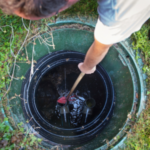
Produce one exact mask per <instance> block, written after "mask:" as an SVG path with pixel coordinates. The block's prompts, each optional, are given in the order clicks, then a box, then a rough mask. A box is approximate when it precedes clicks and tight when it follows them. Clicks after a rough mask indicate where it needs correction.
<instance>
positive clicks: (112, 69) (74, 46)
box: [8, 16, 146, 150]
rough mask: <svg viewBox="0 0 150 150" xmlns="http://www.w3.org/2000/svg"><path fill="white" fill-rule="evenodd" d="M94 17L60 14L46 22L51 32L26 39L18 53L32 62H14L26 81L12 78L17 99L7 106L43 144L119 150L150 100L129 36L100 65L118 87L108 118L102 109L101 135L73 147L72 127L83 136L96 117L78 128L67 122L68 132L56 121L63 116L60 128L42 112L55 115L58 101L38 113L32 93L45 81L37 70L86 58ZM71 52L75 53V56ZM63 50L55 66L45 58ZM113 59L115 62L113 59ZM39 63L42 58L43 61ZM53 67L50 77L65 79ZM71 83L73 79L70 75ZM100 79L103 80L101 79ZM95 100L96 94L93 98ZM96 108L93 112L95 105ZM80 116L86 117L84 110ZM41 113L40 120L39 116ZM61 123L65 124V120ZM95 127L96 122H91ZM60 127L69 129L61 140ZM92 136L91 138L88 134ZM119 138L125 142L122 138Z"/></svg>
mask: <svg viewBox="0 0 150 150" xmlns="http://www.w3.org/2000/svg"><path fill="white" fill-rule="evenodd" d="M96 20H97V19H96V17H95V18H94V17H89V18H88V19H87V18H86V17H85V16H81V17H80V18H78V17H76V16H67V17H65V18H64V17H63V18H61V17H59V18H58V20H57V22H56V23H52V24H47V26H48V28H47V30H48V31H47V32H45V33H42V32H41V34H38V35H35V36H33V37H31V38H28V44H27V45H26V47H25V48H24V49H23V51H22V52H21V53H19V54H20V55H23V57H28V62H31V63H30V64H28V63H26V62H25V63H19V62H16V66H17V67H15V69H14V76H13V77H18V76H19V77H20V76H24V77H25V79H24V80H12V83H11V86H10V92H9V94H8V98H9V99H11V97H13V96H14V95H16V96H15V98H14V99H13V101H9V99H8V105H9V106H12V107H11V109H10V114H11V117H12V118H13V119H12V120H13V122H14V125H17V123H20V122H23V123H24V124H23V126H24V128H25V129H27V128H29V129H30V130H29V131H30V132H31V133H33V132H34V133H36V136H38V137H41V138H43V143H42V146H43V147H49V148H52V147H53V146H56V145H57V146H58V147H59V146H60V144H61V146H60V147H63V148H66V147H71V148H79V147H82V148H83V149H86V150H88V149H90V150H91V149H100V148H101V149H106V148H107V147H109V146H112V145H113V146H114V149H115V148H116V149H117V148H118V146H121V145H122V143H123V141H124V140H125V135H126V132H127V131H129V130H130V122H131V121H133V120H134V119H135V116H136V115H137V116H139V114H140V113H141V111H142V109H144V107H145V103H144V101H145V100H146V99H145V95H144V91H145V81H144V78H143V74H142V71H141V69H140V68H141V66H142V65H141V64H137V63H136V61H135V55H134V53H133V50H132V48H131V45H130V43H131V42H130V39H127V40H125V41H123V42H120V43H118V44H114V45H113V46H112V47H111V49H110V51H109V52H108V54H107V56H106V58H105V59H104V60H103V61H102V62H101V63H100V65H101V67H102V68H103V69H104V70H105V71H106V72H107V74H108V76H109V77H110V80H111V81H112V85H113V88H114V101H111V102H113V105H112V106H113V108H114V109H113V111H112V113H111V114H112V115H111V116H110V117H109V116H108V117H107V113H108V112H109V110H110V109H109V108H108V109H107V110H108V111H106V112H104V111H103V112H102V114H103V115H104V114H105V117H104V118H103V119H102V120H101V123H103V128H102V130H100V131H99V132H98V133H96V134H95V135H93V137H92V138H89V140H88V139H87V138H86V140H85V138H84V136H83V137H82V141H83V143H80V142H79V143H78V142H77V143H71V145H70V144H68V142H67V141H69V140H70V139H71V137H73V136H74V134H72V135H71V132H69V131H72V132H73V133H75V132H77V131H80V133H82V134H85V133H84V131H86V132H87V133H90V129H89V130H87V129H86V127H87V128H88V125H89V124H90V122H92V121H93V120H89V122H88V123H87V124H83V125H82V124H79V126H77V127H74V126H73V127H68V125H67V127H66V128H67V130H68V132H65V131H66V130H65V127H61V126H59V124H57V121H58V122H59V119H58V120H56V124H57V125H58V126H56V125H55V124H53V125H49V124H48V123H46V121H47V120H46V118H44V116H42V115H43V114H42V113H43V112H44V114H46V111H47V112H48V111H50V112H51V113H55V111H56V110H55V106H56V105H55V106H54V110H53V109H49V110H46V105H41V106H43V108H42V111H43V112H40V111H39V109H40V107H41V106H40V105H39V107H33V105H34V106H36V105H37V104H36V101H35V100H36V99H35V97H36V95H34V94H35V92H34V91H35V90H36V88H35V85H36V84H38V82H34V80H35V81H37V80H38V79H42V78H40V76H38V74H37V76H35V74H36V73H37V72H38V73H39V74H40V75H41V77H42V76H43V75H44V73H46V72H44V71H47V70H50V69H52V68H53V67H54V66H55V67H56V68H57V67H59V63H62V62H63V61H64V60H65V61H64V62H66V63H67V62H70V61H72V62H74V61H76V59H74V58H76V55H77V56H80V55H81V56H82V57H81V56H80V57H81V58H80V59H83V58H84V55H83V54H85V53H86V51H87V50H88V48H89V47H90V45H91V43H92V42H93V40H94V39H93V31H94V25H95V23H96ZM60 39H61V40H60ZM64 50H67V51H66V53H67V54H65V53H63V52H64ZM70 53H71V54H73V55H71V54H70ZM76 53H77V54H76ZM80 53H81V54H80ZM60 54H61V55H62V56H61V57H58V58H59V59H60V58H62V60H58V61H57V62H56V63H55V64H53V62H54V60H51V64H47V63H46V60H47V59H46V58H49V57H47V56H51V57H52V58H51V59H54V58H56V56H59V55H60ZM77 58H79V57H77ZM112 60H113V63H111V61H112ZM38 62H40V64H39V63H38ZM44 63H45V64H44ZM37 65H38V66H37ZM40 67H43V69H42V71H41V70H40ZM61 68H62V67H60V69H61ZM44 69H45V70H44ZM55 71H56V70H55ZM55 71H54V70H53V71H52V72H51V77H50V79H52V78H53V77H52V74H53V73H55V75H54V77H55V78H53V80H54V81H56V82H57V83H59V82H61V79H59V80H58V78H57V72H55ZM78 71H79V70H77V72H78ZM66 72H67V69H66ZM63 73H64V72H63ZM66 74H67V73H66ZM70 74H71V73H70ZM68 75H69V74H68ZM106 76H107V75H104V77H106ZM72 77H73V75H71V76H70V77H69V76H67V78H66V80H67V79H68V78H72ZM76 77H77V76H76ZM91 78H92V77H91ZM48 79H49V77H48ZM63 79H64V75H63ZM39 81H40V80H39ZM41 81H42V80H41ZM45 81H46V82H47V79H45ZM70 81H72V80H71V79H70ZM74 81H75V78H74V80H73V81H72V82H74ZM89 81H90V80H89ZM43 82H44V81H43ZM81 82H82V81H81ZM30 83H34V84H32V86H30V87H28V84H30ZM54 83H55V82H54ZM90 83H92V82H90ZM93 83H94V82H93ZM97 83H100V81H99V82H97ZM103 83H104V82H103ZM51 84H52V83H51ZM55 84H56V83H55ZM70 84H71V85H70V86H72V85H73V83H70ZM98 85H99V84H98ZM104 85H105V84H104ZM54 86H55V85H53V86H50V87H51V91H52V92H53V91H55V89H53V90H52V88H53V87H54ZM81 87H82V83H81V84H79V85H78V87H77V89H76V90H77V91H80V90H79V89H80V88H81ZM87 87H88V86H87ZM89 87H93V86H90V85H89ZM59 88H60V87H59ZM62 88H64V89H65V87H62ZM66 88H67V90H68V92H69V90H70V89H69V87H67V86H66ZM8 89H9V87H8ZM21 89H22V90H21ZM27 89H28V90H27ZM85 90H86V89H85ZM29 91H32V92H30V93H29V94H28V95H25V96H27V97H23V93H26V92H29ZM46 91H47V89H45V90H44V91H43V92H46ZM77 91H76V92H77ZM96 92H97V89H96V90H95V91H94V92H93V95H95V96H96V95H98V94H99V96H101V94H102V93H96ZM62 93H63V92H62ZM20 94H21V95H20ZM39 94H40V93H39ZM77 95H78V96H79V97H82V95H81V93H78V92H77ZM93 95H90V96H91V97H92V96H93ZM40 96H41V95H40ZM108 96H109V95H108ZM83 97H85V96H83ZM24 98H25V99H24ZM92 98H94V96H93V97H92ZM81 99H82V98H81ZM85 99H86V98H85ZM82 100H83V99H82ZM94 100H96V98H94ZM47 101H48V100H47ZM54 101H55V100H54ZM83 101H84V100H83ZM74 102H75V101H74ZM79 102H80V101H79ZM16 104H17V105H16ZM49 104H51V103H48V104H47V107H48V105H49ZM96 104H97V100H96ZM76 106H78V105H76V104H75V103H72V104H70V107H72V110H73V109H74V107H76ZM84 106H85V103H84V104H83V107H84ZM95 106H96V105H95ZM99 106H102V109H103V108H104V104H101V105H99ZM106 106H107V105H106ZM31 107H33V109H31ZM48 108H49V107H48ZM70 109H71V108H70ZM102 109H101V110H102ZM75 110H77V109H74V111H72V113H75V112H76V111H75ZM95 110H96V109H95ZM92 111H94V109H93V110H92ZM81 112H83V111H81ZM97 112H98V111H97ZM100 113H101V112H98V114H97V116H98V115H99V114H100ZM81 114H82V115H84V114H83V113H81ZM58 115H59V113H58ZM40 117H41V119H39V118H40ZM47 117H49V114H48V115H47ZM63 117H64V116H63ZM81 118H82V117H81ZM95 119H96V118H95ZM81 120H82V119H81ZM49 121H50V120H49ZM94 121H95V122H96V121H100V118H99V120H94ZM107 121H108V123H107ZM42 122H45V123H44V124H43V125H42ZM60 122H61V119H60ZM70 122H71V120H70ZM63 123H64V124H65V122H63ZM93 123H94V122H93ZM105 123H106V124H105ZM60 125H61V123H60ZM99 125H100V122H99V124H95V127H94V129H95V128H96V127H98V126H99ZM41 126H42V127H41ZM91 127H93V126H92V124H91ZM60 128H61V129H62V130H63V131H64V132H65V134H63V133H61V136H63V137H64V138H63V139H59V138H57V135H58V134H59V133H60V132H58V130H59V129H60ZM56 129H57V130H56ZM53 131H54V132H53ZM60 131H61V130H60ZM45 132H46V133H47V132H49V134H51V135H53V138H49V134H45ZM87 133H86V134H87ZM86 134H85V135H86ZM65 136H66V137H65ZM69 136H70V139H69V138H68V137H69ZM88 137H90V134H89V136H88ZM106 139H107V140H106ZM120 140H121V142H119V141H120ZM57 141H58V142H57ZM78 141H81V140H80V134H78ZM69 142H70V141H69Z"/></svg>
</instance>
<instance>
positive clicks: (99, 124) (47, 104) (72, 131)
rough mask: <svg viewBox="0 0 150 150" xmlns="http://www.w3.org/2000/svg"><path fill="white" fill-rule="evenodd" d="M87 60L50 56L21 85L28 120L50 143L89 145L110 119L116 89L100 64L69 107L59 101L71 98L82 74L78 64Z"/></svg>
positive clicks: (70, 54)
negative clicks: (65, 97)
mask: <svg viewBox="0 0 150 150" xmlns="http://www.w3.org/2000/svg"><path fill="white" fill-rule="evenodd" d="M84 57H85V55H84V54H82V53H79V52H75V51H67V50H66V51H65V50H64V51H59V52H57V53H55V52H54V53H51V54H47V55H45V56H44V57H42V58H41V59H40V60H38V63H37V64H36V66H35V68H34V70H35V72H34V74H33V76H32V78H31V80H30V70H29V71H28V72H27V74H26V79H25V80H24V81H23V84H22V96H23V98H24V99H26V100H27V103H25V102H23V103H22V105H23V108H24V109H23V110H24V113H25V117H26V119H27V120H30V122H29V124H30V126H31V127H34V129H35V130H36V131H37V132H38V133H39V134H40V136H42V137H44V138H45V139H46V140H48V141H51V142H55V143H61V144H64V145H78V144H83V143H86V142H88V141H89V140H91V139H93V138H94V137H96V136H97V134H98V133H100V131H101V130H102V129H103V128H104V127H105V126H106V125H107V123H108V122H109V120H110V118H111V115H112V112H113V106H114V90H113V86H112V82H111V79H110V77H109V76H108V74H107V73H106V71H105V70H104V69H103V68H102V67H101V66H100V65H98V66H97V70H96V72H95V73H94V74H91V75H85V76H84V77H83V79H82V80H81V82H80V83H79V85H78V86H77V88H76V89H75V91H74V93H73V94H72V95H71V96H70V98H69V99H68V103H67V104H66V105H63V104H60V103H58V102H57V100H58V99H59V98H60V97H62V96H67V95H68V93H69V91H70V89H71V88H72V86H73V84H74V82H75V80H76V79H77V77H78V76H79V74H80V71H79V69H78V67H77V65H78V63H79V62H82V61H83V59H84ZM31 118H32V119H31ZM108 118H109V119H108Z"/></svg>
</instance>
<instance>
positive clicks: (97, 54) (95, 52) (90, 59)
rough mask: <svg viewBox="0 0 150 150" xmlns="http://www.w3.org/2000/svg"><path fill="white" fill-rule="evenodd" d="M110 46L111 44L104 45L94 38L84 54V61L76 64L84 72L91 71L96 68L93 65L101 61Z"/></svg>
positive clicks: (89, 72)
mask: <svg viewBox="0 0 150 150" xmlns="http://www.w3.org/2000/svg"><path fill="white" fill-rule="evenodd" d="M111 46H112V44H111V45H105V44H102V43H100V42H99V41H97V40H96V39H95V41H94V42H93V44H92V45H91V47H90V48H89V50H88V52H87V54H86V57H85V60H84V62H83V63H80V64H79V65H78V67H79V69H80V70H81V72H84V73H86V74H91V73H93V72H94V71H95V70H96V67H95V66H96V65H97V64H98V63H99V62H101V61H102V59H103V58H104V57H105V55H106V54H107V52H108V50H109V48H110V47H111Z"/></svg>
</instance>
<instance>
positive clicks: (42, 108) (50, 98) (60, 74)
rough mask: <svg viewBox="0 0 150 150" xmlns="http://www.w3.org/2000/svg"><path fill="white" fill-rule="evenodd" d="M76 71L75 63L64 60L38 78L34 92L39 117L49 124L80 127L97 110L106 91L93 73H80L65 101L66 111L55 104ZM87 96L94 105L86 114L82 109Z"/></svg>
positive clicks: (74, 77)
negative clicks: (76, 85)
mask: <svg viewBox="0 0 150 150" xmlns="http://www.w3.org/2000/svg"><path fill="white" fill-rule="evenodd" d="M79 74H80V71H79V69H78V68H77V64H64V65H61V66H58V67H56V68H55V69H52V70H51V71H49V72H47V73H46V74H45V75H44V76H43V78H42V79H41V80H40V82H39V84H38V86H37V89H36V95H35V97H36V105H37V108H38V111H39V112H40V114H41V115H42V117H43V118H44V119H45V120H46V121H47V122H49V123H50V124H52V125H55V126H57V127H63V128H75V127H81V126H82V125H84V124H87V123H89V122H90V121H92V120H93V119H94V118H95V117H96V116H97V115H98V114H99V113H100V112H101V110H102V108H103V106H104V102H105V99H106V91H105V86H104V83H103V80H102V79H101V78H100V76H99V75H98V74H97V73H94V74H92V75H85V76H84V77H83V79H82V80H81V82H80V83H79V85H78V87H77V88H76V90H75V91H74V93H73V94H72V98H71V99H70V101H69V104H68V109H69V112H68V113H67V108H63V109H62V108H61V107H60V106H58V105H57V100H58V99H59V98H60V97H62V96H66V95H67V94H68V93H69V90H70V89H71V87H72V85H73V84H74V82H75V80H76V79H77V77H78V75H79ZM89 98H92V99H94V100H95V102H96V105H95V106H94V108H93V109H92V111H91V112H92V113H90V114H89V115H87V116H86V115H85V113H83V109H84V107H85V101H86V100H88V99H89ZM60 109H61V110H62V111H63V113H61V110H60ZM85 117H87V119H86V122H85Z"/></svg>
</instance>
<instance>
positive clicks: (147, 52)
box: [126, 19, 150, 150]
mask: <svg viewBox="0 0 150 150" xmlns="http://www.w3.org/2000/svg"><path fill="white" fill-rule="evenodd" d="M131 38H132V41H133V42H132V45H133V48H134V49H135V50H136V52H137V56H136V58H137V59H138V57H139V56H138V52H139V51H140V52H141V54H142V57H143V62H144V67H143V72H145V73H146V74H147V95H148V102H147V108H146V110H145V111H143V112H142V114H141V115H140V117H139V119H138V120H137V122H136V124H135V125H134V126H133V127H132V132H131V133H128V134H127V137H128V138H127V141H126V149H127V150H149V149H150V19H149V20H148V21H147V22H146V23H145V24H144V25H143V26H142V28H141V29H140V30H139V31H138V32H135V33H133V34H132V36H131Z"/></svg>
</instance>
